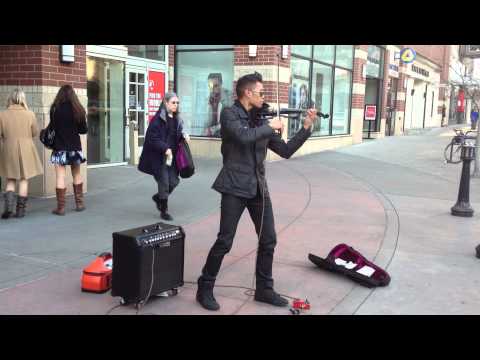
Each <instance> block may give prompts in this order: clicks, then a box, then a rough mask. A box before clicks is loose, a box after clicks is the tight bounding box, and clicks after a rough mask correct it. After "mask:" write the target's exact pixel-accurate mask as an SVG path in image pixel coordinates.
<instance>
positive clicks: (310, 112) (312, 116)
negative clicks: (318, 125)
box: [303, 108, 317, 130]
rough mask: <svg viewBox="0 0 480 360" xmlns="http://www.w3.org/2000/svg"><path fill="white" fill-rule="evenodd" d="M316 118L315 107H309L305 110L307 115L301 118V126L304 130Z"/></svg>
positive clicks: (309, 126)
mask: <svg viewBox="0 0 480 360" xmlns="http://www.w3.org/2000/svg"><path fill="white" fill-rule="evenodd" d="M316 120H317V110H316V109H315V108H311V109H308V110H307V116H305V119H304V120H303V127H304V128H305V130H308V129H309V128H311V126H312V125H313V123H314V122H315V121H316Z"/></svg>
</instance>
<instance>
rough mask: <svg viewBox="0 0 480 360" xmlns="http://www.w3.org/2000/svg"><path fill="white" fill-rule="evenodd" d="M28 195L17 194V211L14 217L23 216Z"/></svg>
mask: <svg viewBox="0 0 480 360" xmlns="http://www.w3.org/2000/svg"><path fill="white" fill-rule="evenodd" d="M27 200H28V197H26V196H18V197H17V211H16V214H15V217H17V218H23V217H24V216H25V208H26V207H27Z"/></svg>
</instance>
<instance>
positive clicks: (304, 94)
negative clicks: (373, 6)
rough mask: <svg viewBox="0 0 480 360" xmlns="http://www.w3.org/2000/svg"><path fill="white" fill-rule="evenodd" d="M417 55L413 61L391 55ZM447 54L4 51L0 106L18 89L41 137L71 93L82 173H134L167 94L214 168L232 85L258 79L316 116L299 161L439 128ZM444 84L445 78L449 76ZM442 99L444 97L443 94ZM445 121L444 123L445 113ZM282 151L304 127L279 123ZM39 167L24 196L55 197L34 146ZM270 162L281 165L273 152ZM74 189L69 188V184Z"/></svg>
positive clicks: (337, 48) (134, 48) (393, 48)
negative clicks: (76, 106) (81, 115)
mask: <svg viewBox="0 0 480 360" xmlns="http://www.w3.org/2000/svg"><path fill="white" fill-rule="evenodd" d="M406 47H409V48H413V49H415V51H416V53H417V57H416V59H415V61H414V62H413V63H411V64H403V63H402V62H401V61H400V60H399V58H398V54H399V53H400V52H401V51H402V49H403V48H406ZM447 48H449V47H448V46H417V45H408V46H404V45H75V53H74V55H75V58H74V61H73V62H68V63H66V62H64V61H62V51H61V50H62V47H61V46H58V45H12V46H6V45H2V46H0V103H2V104H6V97H7V96H8V93H9V92H10V91H11V90H12V89H13V88H15V87H21V88H22V89H23V90H24V91H25V92H26V93H27V100H28V103H29V105H30V107H31V109H32V110H33V111H34V112H35V113H36V114H37V118H38V122H39V127H40V128H44V127H45V126H46V125H47V124H48V121H49V119H48V109H49V107H50V105H51V103H52V101H53V98H54V96H55V94H56V92H57V91H58V88H59V87H60V86H61V85H62V84H64V83H70V84H72V85H73V86H74V87H75V89H76V90H77V94H78V95H79V97H80V99H81V101H82V103H83V104H84V105H85V107H86V109H88V127H89V131H88V134H87V135H85V136H82V143H83V147H84V152H85V153H86V154H87V160H88V165H86V166H82V171H83V172H84V175H85V179H87V178H88V177H87V176H86V175H87V172H88V168H91V167H98V166H112V165H122V164H126V163H131V164H135V163H136V162H137V161H138V156H139V154H140V152H141V148H142V146H143V141H144V136H145V131H146V128H147V127H148V121H149V119H151V117H152V116H153V114H154V113H155V111H156V110H157V109H158V106H159V104H160V101H161V99H162V98H163V96H164V94H165V91H167V90H175V91H176V92H177V93H178V95H179V97H180V111H181V113H182V118H183V119H184V121H185V129H186V131H187V132H188V133H189V134H190V135H191V139H192V141H191V149H192V152H193V155H194V156H196V157H207V158H218V159H220V157H221V154H220V132H219V131H220V122H219V118H220V113H221V111H222V109H223V108H224V107H226V106H229V105H231V104H232V102H233V101H234V100H235V84H236V80H237V79H238V78H239V77H240V76H242V75H244V74H247V73H251V72H254V71H257V72H259V73H261V74H262V76H263V79H264V88H265V94H266V96H265V101H266V102H267V103H269V104H270V105H271V106H272V107H273V108H276V104H277V98H278V102H279V104H280V107H281V108H285V107H289V108H297V109H307V108H308V107H310V106H315V107H316V108H317V109H318V110H320V111H321V112H323V113H325V114H329V117H328V118H327V119H319V121H318V122H317V124H316V125H315V128H314V132H313V134H312V136H311V137H310V139H309V140H308V141H307V142H306V143H305V145H304V146H302V148H301V149H300V150H299V151H298V152H297V153H296V154H295V156H300V155H305V154H309V153H315V152H318V151H322V150H325V149H333V148H337V147H341V146H348V145H353V144H358V143H361V142H362V141H365V139H374V138H380V137H384V136H389V135H401V134H403V133H404V131H406V130H408V129H414V128H423V127H434V126H441V125H442V110H445V109H444V105H445V104H446V103H447V102H448V99H447V96H446V91H444V90H445V87H443V88H442V86H444V84H445V83H446V81H447V80H446V79H448V64H447V66H446V65H445V64H446V63H445V61H446V60H445V59H449V58H450V54H449V53H448V52H447V50H446V49H447ZM445 73H446V74H447V75H445ZM442 89H443V91H442ZM447 114H448V112H447ZM282 120H283V121H284V124H285V129H286V130H285V131H284V133H283V134H282V136H283V138H284V139H285V140H288V139H289V138H290V137H291V136H293V135H294V134H295V132H296V131H297V130H298V129H299V127H300V126H301V122H302V118H301V117H300V118H299V117H290V118H282ZM37 146H38V150H39V151H40V153H41V154H42V159H43V163H44V168H45V175H44V176H43V177H38V178H35V179H34V180H33V181H32V187H31V192H32V194H33V195H37V196H52V195H54V191H55V184H54V182H55V177H54V171H53V166H52V165H51V164H50V163H49V156H50V151H49V150H47V149H45V148H44V147H43V146H41V144H40V142H38V141H37ZM268 158H269V159H277V156H276V155H275V154H273V153H269V154H268ZM69 186H70V185H69Z"/></svg>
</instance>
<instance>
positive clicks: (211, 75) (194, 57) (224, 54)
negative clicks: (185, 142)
mask: <svg viewBox="0 0 480 360" xmlns="http://www.w3.org/2000/svg"><path fill="white" fill-rule="evenodd" d="M185 46H186V45H184V46H183V47H177V50H178V49H182V48H184V47H185ZM187 46H188V45H187ZM202 46H203V47H209V48H211V47H212V46H214V45H208V46H207V45H202ZM176 90H177V93H178V96H179V98H180V108H179V110H180V112H181V114H182V118H183V120H184V122H185V125H184V126H185V129H186V131H187V132H188V133H189V134H190V135H194V136H208V137H220V113H221V111H222V109H223V108H224V107H226V106H230V105H231V104H232V103H233V49H231V50H221V51H217V50H213V51H212V50H208V51H198V50H197V51H186V50H181V51H177V62H176Z"/></svg>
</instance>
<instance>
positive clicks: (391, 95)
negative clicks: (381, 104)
mask: <svg viewBox="0 0 480 360" xmlns="http://www.w3.org/2000/svg"><path fill="white" fill-rule="evenodd" d="M397 88H398V79H395V78H390V80H389V82H388V89H387V108H386V110H387V116H386V124H385V135H386V136H391V135H393V134H394V133H395V114H396V111H395V109H396V103H397Z"/></svg>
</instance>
